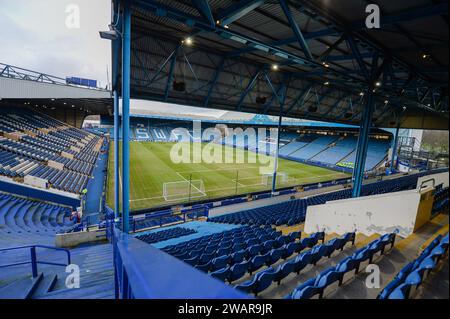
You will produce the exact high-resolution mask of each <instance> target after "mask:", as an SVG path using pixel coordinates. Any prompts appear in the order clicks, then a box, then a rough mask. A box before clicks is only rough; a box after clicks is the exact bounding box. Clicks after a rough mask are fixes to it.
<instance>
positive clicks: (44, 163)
mask: <svg viewBox="0 0 450 319" xmlns="http://www.w3.org/2000/svg"><path fill="white" fill-rule="evenodd" d="M0 123H1V126H0V174H2V175H4V176H7V177H10V178H14V179H15V181H19V182H23V179H24V178H25V177H26V176H33V177H36V178H39V179H41V180H44V181H45V182H46V184H47V188H53V189H57V190H61V191H64V192H69V193H75V194H80V193H81V191H82V190H83V189H84V188H85V187H86V186H87V183H88V181H89V177H90V176H91V173H92V171H93V168H94V164H95V162H96V160H97V157H98V155H99V151H100V147H101V145H102V144H103V138H102V137H100V136H98V135H96V134H93V133H88V132H86V131H83V130H79V129H76V128H73V127H69V126H67V125H66V124H64V123H62V122H59V121H57V120H54V119H52V118H50V117H48V116H46V115H44V114H41V113H37V112H35V111H32V110H28V109H20V110H19V109H16V108H2V109H1V110H0Z"/></svg>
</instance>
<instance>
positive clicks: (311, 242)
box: [210, 232, 325, 283]
mask: <svg viewBox="0 0 450 319" xmlns="http://www.w3.org/2000/svg"><path fill="white" fill-rule="evenodd" d="M324 238H325V234H324V233H323V232H320V233H315V234H313V235H311V236H310V237H307V238H303V239H302V240H300V241H297V242H291V243H289V244H284V245H283V246H281V247H278V248H275V247H273V248H272V249H270V250H268V251H260V252H259V253H258V252H256V254H255V255H254V256H253V258H248V259H247V260H243V261H242V262H240V263H235V264H233V265H232V266H225V267H224V268H222V269H219V270H216V271H214V272H212V273H211V274H210V275H211V276H212V277H214V278H217V279H220V280H222V281H228V282H229V283H232V282H233V281H235V280H238V279H240V278H242V277H243V276H244V275H245V274H246V273H249V274H252V272H254V271H256V270H258V269H260V268H261V267H262V266H264V265H266V266H267V267H269V266H271V265H273V264H275V263H276V262H278V261H279V260H280V259H287V258H289V257H290V256H292V254H294V253H295V252H300V251H302V250H303V249H305V248H307V247H313V246H315V245H316V244H317V243H318V242H319V240H322V242H323V240H324Z"/></svg>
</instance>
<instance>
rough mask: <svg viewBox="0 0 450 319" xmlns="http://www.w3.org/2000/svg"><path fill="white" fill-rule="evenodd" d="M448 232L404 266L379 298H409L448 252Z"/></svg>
mask: <svg viewBox="0 0 450 319" xmlns="http://www.w3.org/2000/svg"><path fill="white" fill-rule="evenodd" d="M448 239H449V238H448V233H447V235H446V236H445V237H442V235H439V236H438V237H437V238H435V239H434V240H433V241H432V242H431V244H430V245H428V247H427V248H425V249H424V250H423V251H422V253H421V254H420V256H419V257H418V258H417V259H416V260H414V261H412V262H410V263H409V264H407V265H406V266H405V267H403V269H402V270H400V272H399V273H398V274H397V275H396V276H395V278H394V279H393V280H392V281H391V282H390V283H389V284H388V285H387V286H386V287H385V288H384V289H383V291H381V293H380V294H379V295H378V297H377V298H378V299H409V298H410V296H411V295H412V290H413V289H417V287H419V286H420V285H421V284H422V282H423V281H424V280H425V278H426V277H427V275H428V274H429V273H430V272H431V271H432V270H433V269H435V268H436V267H437V265H438V263H439V260H440V259H441V258H442V256H444V255H445V254H446V253H447V252H448Z"/></svg>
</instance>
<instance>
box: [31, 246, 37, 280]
mask: <svg viewBox="0 0 450 319" xmlns="http://www.w3.org/2000/svg"><path fill="white" fill-rule="evenodd" d="M30 252H31V273H32V274H33V278H36V277H37V276H38V270H37V258H36V247H31V248H30Z"/></svg>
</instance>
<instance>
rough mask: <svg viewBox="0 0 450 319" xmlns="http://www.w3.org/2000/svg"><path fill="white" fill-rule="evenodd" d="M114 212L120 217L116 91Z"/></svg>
mask: <svg viewBox="0 0 450 319" xmlns="http://www.w3.org/2000/svg"><path fill="white" fill-rule="evenodd" d="M113 94H114V214H115V217H116V218H117V217H119V212H120V205H119V202H120V192H119V182H120V181H119V125H120V124H119V93H118V92H117V90H116V89H115V90H114V92H113Z"/></svg>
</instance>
